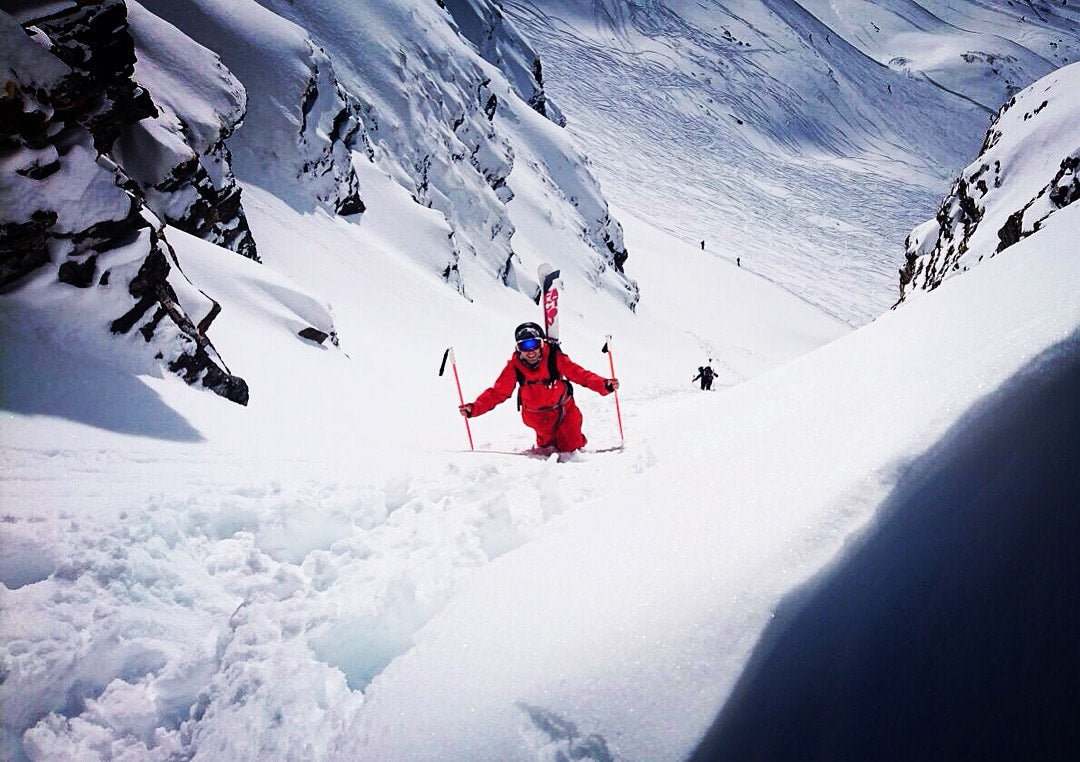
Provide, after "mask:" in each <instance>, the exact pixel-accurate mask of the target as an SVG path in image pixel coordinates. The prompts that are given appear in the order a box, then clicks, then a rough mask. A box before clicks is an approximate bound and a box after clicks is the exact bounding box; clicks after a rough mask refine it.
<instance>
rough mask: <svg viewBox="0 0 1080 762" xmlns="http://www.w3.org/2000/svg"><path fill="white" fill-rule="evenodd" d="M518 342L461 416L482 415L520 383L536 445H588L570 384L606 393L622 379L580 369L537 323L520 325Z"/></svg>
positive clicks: (524, 412)
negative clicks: (491, 381) (549, 339)
mask: <svg viewBox="0 0 1080 762" xmlns="http://www.w3.org/2000/svg"><path fill="white" fill-rule="evenodd" d="M514 343H515V345H516V351H515V352H514V354H512V355H511V356H510V359H509V360H508V361H507V363H506V366H505V367H504V368H503V370H502V373H500V374H499V377H498V378H497V379H496V380H495V383H494V384H493V385H492V386H491V388H490V389H487V390H485V391H483V392H481V394H480V396H479V397H477V398H476V401H475V402H471V403H467V404H464V405H462V406H461V407H460V408H459V410H460V411H461V414H462V415H463V416H465V417H466V418H474V417H476V416H478V415H483V414H484V413H486V412H488V411H489V410H491V409H492V408H494V407H495V406H496V405H498V404H500V403H502V402H505V401H506V400H507V399H509V397H510V395H511V394H512V393H513V391H514V387H515V386H517V387H518V408H519V409H520V410H521V420H522V421H524V423H525V425H526V426H528V427H529V428H531V429H532V430H533V431H535V432H536V446H537V448H539V449H547V448H553V449H555V450H557V451H559V452H570V451H572V450H577V449H579V448H581V447H584V446H585V443H586V441H587V440H586V439H585V435H584V434H582V433H581V421H582V418H581V410H580V409H578V406H577V403H576V402H574V390H573V387H572V386H570V382H571V381H573V382H574V383H575V384H581V385H582V386H584V387H585V388H587V389H591V390H592V391H594V392H596V393H597V394H601V395H608V394H611V393H612V392H613V391H615V390H616V389H618V388H619V382H618V380H617V379H614V378H602V377H600V376H598V375H596V374H595V373H592V372H590V371H587V370H585V369H584V368H582V367H581V366H580V365H578V364H577V363H575V362H574V361H572V360H571V359H570V358H569V357H567V356H566V355H565V354H563V351H562V350H561V349H559V345H558V344H556V343H554V342H551V341H548V340H547V339H546V338H545V337H544V330H543V329H542V328H541V327H540V326H539V325H537V324H536V323H522V324H521V325H519V326H518V327H517V329H516V330H515V331H514Z"/></svg>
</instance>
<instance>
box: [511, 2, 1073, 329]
mask: <svg viewBox="0 0 1080 762" xmlns="http://www.w3.org/2000/svg"><path fill="white" fill-rule="evenodd" d="M504 7H505V9H506V12H507V14H508V15H509V16H510V17H511V18H512V19H513V20H514V21H515V22H516V23H517V25H518V27H519V28H520V29H522V30H523V32H524V33H525V34H526V35H527V36H528V37H529V39H530V40H531V41H532V43H533V44H534V46H535V47H536V49H537V50H538V51H539V52H540V54H541V56H542V57H543V60H544V62H545V72H546V73H547V80H546V82H547V91H548V93H549V95H551V96H552V97H554V98H555V99H557V100H558V102H559V103H560V104H561V105H562V106H563V108H564V109H565V111H566V113H567V115H568V129H569V130H570V131H571V132H572V133H573V134H574V135H575V136H577V137H578V138H579V139H580V140H581V142H582V144H583V145H584V147H585V149H586V150H587V151H588V153H589V155H590V156H591V157H592V159H593V161H594V163H595V165H596V168H597V173H598V175H599V177H600V179H601V181H602V183H603V187H604V189H605V192H606V193H607V194H608V195H609V197H610V198H611V199H612V201H613V202H615V203H616V204H618V205H619V206H620V207H622V208H626V209H632V210H634V211H635V213H636V214H638V215H640V216H643V217H645V218H646V219H649V220H651V221H652V222H654V223H656V224H659V225H661V226H662V227H664V228H665V229H667V230H670V231H672V232H673V233H675V234H677V235H678V236H679V237H681V238H682V239H684V240H686V241H691V242H694V243H699V242H700V241H702V240H704V242H705V246H706V250H707V251H708V252H711V253H713V254H715V255H717V256H720V257H723V258H725V259H727V260H728V261H732V262H734V261H735V259H736V257H739V258H740V260H741V264H742V266H743V267H749V268H751V269H753V270H754V271H755V272H758V273H761V274H763V275H765V276H766V277H768V278H770V279H771V280H773V281H775V282H777V283H780V284H782V285H783V286H784V287H785V288H787V289H788V290H790V291H792V292H793V293H796V294H798V295H799V296H800V297H802V298H804V299H807V300H808V301H810V302H811V303H813V304H815V305H817V306H818V307H820V308H821V309H823V310H825V311H827V312H829V313H830V314H833V315H836V316H838V317H840V318H841V319H843V320H844V321H845V322H847V323H848V324H850V325H862V324H864V323H866V322H867V321H869V320H871V319H873V318H874V317H876V316H877V315H879V314H881V312H882V311H883V310H885V309H887V308H888V307H889V306H890V305H891V304H892V303H894V302H895V301H896V297H897V291H896V276H895V273H896V266H897V263H898V262H902V261H903V251H902V247H901V246H900V245H899V244H898V243H897V242H898V241H902V240H903V238H904V236H905V235H906V234H907V232H908V231H909V230H911V228H912V227H914V226H915V225H916V224H917V223H919V222H921V221H922V220H924V219H926V216H928V212H927V210H928V209H933V208H936V206H937V204H938V202H939V200H940V199H941V195H942V193H941V187H942V185H943V184H947V183H949V182H952V180H953V178H954V177H955V176H956V174H957V172H958V170H959V169H960V168H961V167H962V166H964V165H965V164H966V163H967V162H968V161H970V159H971V156H972V155H973V154H974V153H975V152H976V149H977V148H978V145H979V140H980V138H981V136H982V135H983V134H984V133H985V132H986V129H987V126H988V124H989V121H990V118H991V117H992V116H993V114H994V113H995V112H996V111H997V110H998V108H999V107H1000V106H1001V105H1002V104H1003V103H1005V102H1006V101H1008V100H1009V99H1010V98H1011V97H1012V96H1013V95H1015V94H1016V93H1017V92H1018V91H1019V90H1020V89H1022V88H1024V87H1026V86H1028V85H1029V84H1031V83H1032V82H1034V81H1035V80H1036V79H1039V78H1040V77H1042V76H1044V75H1046V74H1048V73H1050V72H1051V71H1053V70H1054V69H1057V68H1059V67H1061V66H1063V65H1065V64H1067V63H1071V62H1074V61H1076V60H1078V59H1080V44H1078V40H1080V8H1078V7H1077V4H1076V3H1073V2H1068V3H1062V2H1056V1H1050V0H1033V2H1030V3H1029V2H1005V1H1004V0H1003V1H1002V2H995V1H993V0H989V1H988V0H918V2H910V1H908V0H902V1H899V0H898V1H895V2H894V1H893V0H844V1H843V2H837V1H836V0H799V1H798V2H790V1H789V0H755V1H753V2H746V1H745V0H699V1H698V2H693V3H680V2H664V1H663V0H507V2H505V3H504Z"/></svg>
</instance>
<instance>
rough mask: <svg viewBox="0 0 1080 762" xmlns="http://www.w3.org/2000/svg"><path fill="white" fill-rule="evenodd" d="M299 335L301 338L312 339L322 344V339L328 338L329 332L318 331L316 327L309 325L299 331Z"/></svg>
mask: <svg viewBox="0 0 1080 762" xmlns="http://www.w3.org/2000/svg"><path fill="white" fill-rule="evenodd" d="M299 336H300V338H302V339H307V340H308V341H314V342H315V343H316V344H322V343H323V342H324V341H326V340H327V339H328V338H330V334H328V333H326V332H324V331H320V330H319V329H318V328H312V327H311V326H308V327H307V328H305V329H304V330H302V331H300V332H299Z"/></svg>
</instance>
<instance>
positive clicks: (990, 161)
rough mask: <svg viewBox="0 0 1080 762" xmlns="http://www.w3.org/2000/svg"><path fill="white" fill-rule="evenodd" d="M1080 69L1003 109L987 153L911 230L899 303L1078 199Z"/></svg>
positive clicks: (1044, 82) (1059, 74)
mask: <svg viewBox="0 0 1080 762" xmlns="http://www.w3.org/2000/svg"><path fill="white" fill-rule="evenodd" d="M1078 92H1080V67H1078V66H1077V65H1076V64H1072V65H1070V66H1066V67H1064V68H1062V69H1059V70H1058V71H1055V72H1053V73H1052V74H1050V75H1048V76H1046V77H1044V78H1043V79H1041V80H1039V81H1038V82H1037V83H1036V84H1034V85H1032V86H1031V87H1029V88H1027V89H1026V90H1024V91H1023V92H1021V93H1019V94H1017V95H1016V96H1014V97H1012V98H1010V99H1009V102H1008V103H1006V104H1005V105H1004V106H1002V107H1001V111H1000V112H999V113H998V115H997V117H996V118H995V120H994V123H993V124H992V125H991V127H990V129H989V131H988V132H987V134H986V139H985V140H984V141H983V146H982V150H981V151H980V152H979V155H978V156H977V157H976V158H975V161H973V162H972V163H971V164H969V165H968V167H967V168H966V169H965V170H964V171H963V173H962V174H961V175H960V177H959V178H957V180H956V182H955V184H954V185H953V188H952V191H951V192H950V193H949V195H948V197H946V199H945V201H944V202H943V203H942V205H941V209H940V210H938V213H937V216H936V217H935V218H934V219H931V220H927V221H926V222H925V223H923V224H922V225H920V226H919V227H917V228H916V229H915V230H913V231H912V233H911V235H909V236H908V239H907V262H906V263H905V265H904V267H902V268H901V270H900V290H901V298H903V297H904V296H906V292H908V291H916V290H919V289H923V290H929V289H933V288H936V287H937V286H939V285H941V283H942V281H944V280H945V279H946V278H949V277H951V276H953V275H955V274H957V273H960V272H964V271H966V270H968V269H969V268H970V267H971V266H972V265H973V264H975V263H977V262H981V261H982V260H983V259H984V258H986V257H992V256H994V255H995V254H997V253H998V252H1001V251H1004V250H1005V249H1007V248H1008V247H1010V246H1012V245H1013V244H1015V243H1017V242H1018V241H1020V240H1022V239H1024V238H1026V237H1028V236H1029V235H1031V234H1032V233H1034V232H1035V231H1037V230H1038V229H1039V228H1040V227H1042V226H1043V225H1045V224H1046V223H1047V221H1048V220H1049V219H1050V217H1051V216H1052V215H1053V214H1055V213H1056V212H1058V211H1060V210H1061V209H1063V208H1064V207H1066V206H1068V205H1069V204H1071V203H1073V202H1074V201H1077V200H1078V199H1080V175H1078V173H1077V167H1078V166H1080V134H1078V133H1077V130H1076V114H1077V110H1078V108H1080V100H1078V98H1080V96H1078V95H1077V93H1078Z"/></svg>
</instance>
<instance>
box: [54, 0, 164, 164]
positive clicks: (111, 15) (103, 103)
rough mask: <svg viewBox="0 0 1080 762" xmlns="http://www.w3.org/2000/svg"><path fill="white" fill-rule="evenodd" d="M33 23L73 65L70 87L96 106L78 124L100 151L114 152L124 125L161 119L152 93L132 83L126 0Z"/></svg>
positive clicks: (68, 11) (93, 5)
mask: <svg viewBox="0 0 1080 762" xmlns="http://www.w3.org/2000/svg"><path fill="white" fill-rule="evenodd" d="M34 25H35V26H37V27H38V28H40V29H41V30H42V31H44V32H45V33H46V34H47V35H48V37H49V40H50V41H51V42H52V45H53V47H52V52H53V54H54V55H55V56H56V57H57V58H59V59H60V60H61V61H63V62H64V63H65V64H67V65H68V66H69V67H71V70H72V73H73V77H72V80H73V81H72V82H70V83H69V85H68V86H69V87H71V88H73V89H74V90H76V91H77V92H78V93H79V100H80V101H83V102H87V103H90V104H92V105H90V106H89V107H88V108H85V109H83V111H82V113H81V115H80V119H79V121H80V123H81V124H83V125H84V126H85V127H86V128H87V129H89V130H90V132H91V133H92V134H93V136H94V145H95V147H96V148H97V149H98V150H99V151H101V152H103V153H104V152H106V151H108V150H109V148H110V147H111V146H112V144H113V142H115V140H116V138H117V136H118V135H119V134H120V130H121V129H122V128H123V126H124V125H125V124H128V123H131V122H135V121H138V120H139V119H143V118H145V117H148V116H156V115H157V109H156V108H155V107H154V102H153V100H152V99H151V98H150V94H149V93H148V92H147V91H146V90H144V89H143V88H141V87H139V86H137V85H135V84H134V83H133V82H132V79H131V76H132V74H133V73H134V70H135V43H134V41H133V40H132V38H131V35H130V34H129V33H128V27H127V8H126V6H125V5H124V3H123V2H122V0H103V1H102V2H98V3H87V4H81V5H78V6H76V7H74V8H69V9H65V10H64V11H61V12H60V13H58V14H56V15H53V16H48V17H46V18H43V19H37V20H35V21H34Z"/></svg>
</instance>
